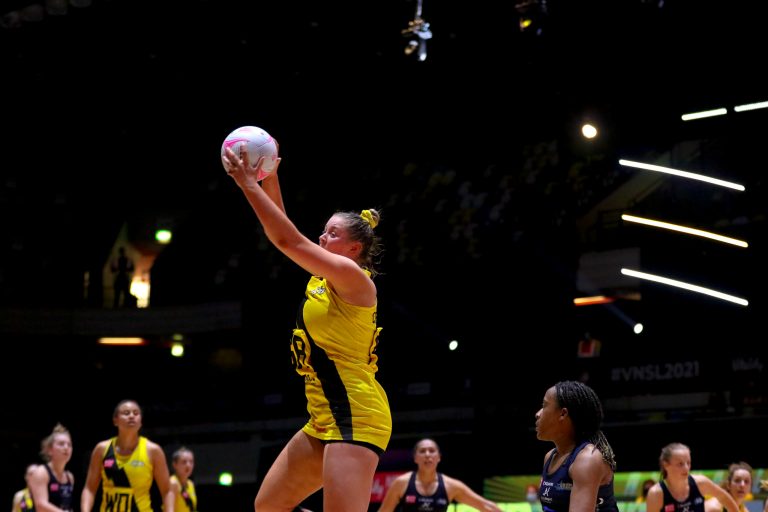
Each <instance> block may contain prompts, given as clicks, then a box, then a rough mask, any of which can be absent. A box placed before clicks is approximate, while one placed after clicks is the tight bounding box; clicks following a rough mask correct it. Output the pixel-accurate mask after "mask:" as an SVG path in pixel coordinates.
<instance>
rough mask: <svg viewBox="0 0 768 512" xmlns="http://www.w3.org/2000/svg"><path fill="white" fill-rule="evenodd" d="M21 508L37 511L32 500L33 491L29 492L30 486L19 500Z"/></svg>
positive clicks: (25, 511) (24, 510)
mask: <svg viewBox="0 0 768 512" xmlns="http://www.w3.org/2000/svg"><path fill="white" fill-rule="evenodd" d="M19 510H21V511H22V512H35V502H34V501H33V500H32V493H31V492H29V487H25V488H24V493H23V494H22V495H21V501H20V502H19Z"/></svg>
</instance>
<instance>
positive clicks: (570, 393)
mask: <svg viewBox="0 0 768 512" xmlns="http://www.w3.org/2000/svg"><path fill="white" fill-rule="evenodd" d="M555 391H556V393H557V402H558V404H559V405H560V407H565V408H567V409H568V415H569V416H570V417H571V421H572V422H573V427H574V429H575V431H576V432H575V433H576V444H579V443H581V442H583V441H588V442H590V443H592V444H593V445H595V447H596V448H597V449H598V450H600V453H602V454H603V460H604V461H605V462H606V463H607V464H608V465H609V466H610V467H611V469H612V470H613V471H616V460H615V455H614V453H613V448H611V445H610V444H608V439H606V438H605V435H604V434H603V432H602V430H600V424H601V423H602V421H603V406H602V404H601V403H600V399H599V398H598V397H597V393H595V391H594V390H593V389H592V388H590V387H589V386H587V385H586V384H584V383H582V382H576V381H572V380H567V381H562V382H558V383H557V384H555Z"/></svg>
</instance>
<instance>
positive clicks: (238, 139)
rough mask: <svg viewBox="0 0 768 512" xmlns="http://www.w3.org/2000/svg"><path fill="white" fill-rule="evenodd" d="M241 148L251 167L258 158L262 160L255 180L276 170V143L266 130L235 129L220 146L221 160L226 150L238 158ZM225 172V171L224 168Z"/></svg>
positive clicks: (247, 127) (242, 127)
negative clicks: (246, 155)
mask: <svg viewBox="0 0 768 512" xmlns="http://www.w3.org/2000/svg"><path fill="white" fill-rule="evenodd" d="M242 146H245V150H246V151H247V152H248V160H249V162H250V164H251V165H256V163H257V162H258V161H259V158H263V159H264V160H263V161H262V164H261V169H260V171H259V174H258V175H257V176H256V179H257V180H262V179H264V178H266V177H267V176H270V175H271V174H272V173H273V172H274V171H275V170H276V169H277V162H278V158H277V143H276V142H275V139H273V138H272V136H271V135H270V134H269V133H267V131H266V130H264V129H262V128H259V127H258V126H241V127H240V128H238V129H236V130H235V131H233V132H232V133H230V134H229V135H227V138H226V139H224V143H223V144H222V145H221V156H222V158H225V156H224V150H225V149H226V148H229V149H231V150H232V152H233V153H234V154H235V155H237V156H240V148H241V147H242ZM222 165H223V163H222ZM225 170H227V169H226V166H225Z"/></svg>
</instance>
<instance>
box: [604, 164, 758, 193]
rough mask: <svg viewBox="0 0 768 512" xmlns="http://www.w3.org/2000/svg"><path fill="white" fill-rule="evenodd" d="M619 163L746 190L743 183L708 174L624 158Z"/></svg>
mask: <svg viewBox="0 0 768 512" xmlns="http://www.w3.org/2000/svg"><path fill="white" fill-rule="evenodd" d="M619 164H621V165H625V166H627V167H636V168H638V169H645V170H646V171H656V172H664V173H667V174H673V175H675V176H681V177H683V178H689V179H692V180H699V181H705V182H707V183H711V184H713V185H720V186H721V187H727V188H732V189H734V190H739V191H742V192H743V191H744V190H746V188H745V187H744V185H739V184H738V183H733V182H731V181H725V180H719V179H717V178H710V177H709V176H705V175H703V174H696V173H692V172H688V171H680V170H678V169H672V168H671V167H662V166H660V165H653V164H644V163H642V162H633V161H632V160H624V159H621V160H619Z"/></svg>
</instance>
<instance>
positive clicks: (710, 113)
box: [680, 108, 728, 121]
mask: <svg viewBox="0 0 768 512" xmlns="http://www.w3.org/2000/svg"><path fill="white" fill-rule="evenodd" d="M727 113H728V109H726V108H716V109H714V110H704V111H702V112H692V113H690V114H683V115H682V116H680V117H681V118H682V119H683V121H693V120H694V119H702V118H704V117H715V116H724V115H725V114H727Z"/></svg>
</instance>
